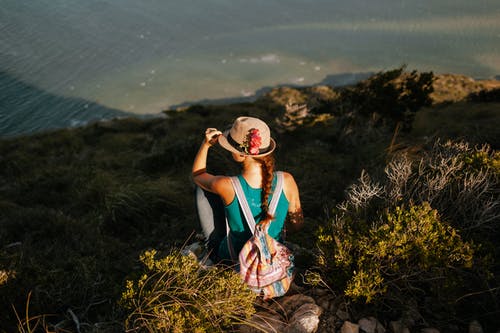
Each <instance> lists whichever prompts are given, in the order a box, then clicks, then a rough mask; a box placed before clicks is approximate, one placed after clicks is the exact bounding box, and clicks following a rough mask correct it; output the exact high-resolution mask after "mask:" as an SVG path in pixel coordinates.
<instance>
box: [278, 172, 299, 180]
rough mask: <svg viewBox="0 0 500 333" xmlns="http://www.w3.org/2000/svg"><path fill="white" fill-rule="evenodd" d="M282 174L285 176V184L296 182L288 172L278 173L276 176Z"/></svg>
mask: <svg viewBox="0 0 500 333" xmlns="http://www.w3.org/2000/svg"><path fill="white" fill-rule="evenodd" d="M278 172H279V173H281V174H282V175H283V181H284V182H291V181H293V182H295V179H294V178H293V176H292V174H291V173H289V172H287V171H276V174H278Z"/></svg>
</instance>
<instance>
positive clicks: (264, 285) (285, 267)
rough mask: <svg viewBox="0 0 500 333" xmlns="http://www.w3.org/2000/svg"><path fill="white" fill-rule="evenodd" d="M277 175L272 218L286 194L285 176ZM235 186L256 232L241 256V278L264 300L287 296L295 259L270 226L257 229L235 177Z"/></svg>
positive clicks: (272, 203) (231, 250) (251, 228)
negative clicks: (282, 196) (280, 198)
mask: <svg viewBox="0 0 500 333" xmlns="http://www.w3.org/2000/svg"><path fill="white" fill-rule="evenodd" d="M276 174H277V183H276V187H275V189H274V193H273V197H272V199H271V202H270V204H269V213H270V214H271V215H274V213H275V212H276V208H277V206H278V201H279V197H280V195H281V192H282V191H283V174H282V173H281V172H277V173H276ZM231 182H232V184H233V188H234V191H235V193H236V196H237V197H238V201H239V203H240V206H241V209H242V211H243V215H244V217H245V220H246V222H247V224H248V226H249V228H250V230H252V231H253V235H252V237H251V238H250V239H249V240H248V241H247V242H246V243H245V245H244V246H243V248H242V249H241V251H240V253H239V255H238V262H239V273H240V276H241V278H242V280H243V281H244V282H245V283H246V284H247V286H248V287H249V288H250V289H251V290H253V291H254V292H256V293H257V294H261V295H262V296H263V298H264V299H268V298H273V297H278V296H283V295H284V294H286V292H287V291H288V289H289V288H290V285H291V283H292V281H293V278H294V274H293V271H294V263H293V260H294V258H293V255H292V253H291V251H290V250H289V249H288V248H287V247H286V246H285V245H283V244H281V243H280V242H278V241H277V240H276V239H274V238H272V237H271V236H269V234H268V229H269V225H270V223H266V224H262V223H259V224H257V225H256V223H255V220H254V218H253V215H252V212H251V210H250V207H249V206H248V202H247V200H246V198H245V194H244V193H243V189H242V188H241V184H240V182H239V179H238V177H231ZM228 230H229V226H228ZM228 232H229V231H228ZM227 239H228V247H229V251H230V252H231V256H232V257H233V258H235V255H234V249H233V247H232V246H231V244H230V237H229V235H228V237H227Z"/></svg>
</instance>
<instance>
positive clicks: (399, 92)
mask: <svg viewBox="0 0 500 333" xmlns="http://www.w3.org/2000/svg"><path fill="white" fill-rule="evenodd" d="M433 81H434V75H433V73H432V72H425V73H418V72H417V71H412V72H410V73H408V72H405V67H404V66H403V67H400V68H397V69H393V70H390V71H386V72H380V73H377V74H375V75H373V76H372V77H370V78H369V79H367V80H365V81H362V82H360V83H358V84H356V85H354V86H352V87H347V88H345V89H343V90H342V91H341V93H340V99H339V103H340V104H341V105H342V107H343V108H345V109H348V110H351V111H356V112H358V113H359V114H360V115H364V116H369V117H370V118H371V120H372V121H375V123H374V125H379V124H383V123H387V120H392V121H393V122H394V123H398V122H402V124H403V129H406V130H408V129H410V128H411V123H412V121H413V118H414V116H415V112H417V111H418V110H419V109H420V108H421V107H423V106H427V105H431V102H432V100H431V98H430V94H431V93H432V92H433V86H432V82H433ZM377 115H378V116H377Z"/></svg>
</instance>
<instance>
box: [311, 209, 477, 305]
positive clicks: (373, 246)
mask: <svg viewBox="0 0 500 333" xmlns="http://www.w3.org/2000/svg"><path fill="white" fill-rule="evenodd" d="M353 223H356V224H359V223H362V224H363V228H360V226H353V225H352V224H353ZM319 246H320V249H321V250H322V252H321V253H322V254H321V256H320V260H319V262H320V264H321V268H322V269H323V270H324V271H325V272H326V271H330V272H331V273H332V274H326V275H327V277H328V276H334V274H333V271H336V270H341V271H343V275H344V276H348V279H346V281H345V282H344V283H345V293H346V295H348V296H350V297H352V298H354V299H357V298H363V299H365V300H366V301H367V302H371V301H372V300H373V299H374V298H376V297H377V296H380V295H383V294H384V293H386V292H387V291H388V290H398V291H399V292H402V291H412V292H415V290H418V289H422V288H425V289H427V290H430V289H431V287H434V284H435V283H436V282H438V283H440V284H441V283H442V282H443V280H444V281H446V280H447V279H451V278H453V276H454V275H455V271H454V270H453V269H454V268H461V267H466V268H470V267H471V266H472V260H473V254H474V251H473V246H472V244H470V243H468V242H464V241H463V240H462V239H461V238H460V236H459V235H458V233H457V231H456V230H455V229H453V228H452V227H451V226H449V225H447V224H445V223H443V222H442V221H441V220H440V219H439V216H438V213H437V211H436V210H433V209H432V208H431V207H430V206H429V204H427V203H424V204H422V205H419V206H411V207H409V208H408V209H404V208H401V207H396V208H395V209H394V210H391V211H389V212H387V213H386V214H383V216H382V217H381V219H380V220H375V221H359V220H358V221H353V220H350V219H343V218H342V217H341V218H340V219H339V220H337V221H336V223H334V224H332V225H330V227H329V228H328V229H325V228H324V229H322V230H321V232H320V234H319ZM332 264H333V267H331V266H330V265H332ZM331 282H333V281H331Z"/></svg>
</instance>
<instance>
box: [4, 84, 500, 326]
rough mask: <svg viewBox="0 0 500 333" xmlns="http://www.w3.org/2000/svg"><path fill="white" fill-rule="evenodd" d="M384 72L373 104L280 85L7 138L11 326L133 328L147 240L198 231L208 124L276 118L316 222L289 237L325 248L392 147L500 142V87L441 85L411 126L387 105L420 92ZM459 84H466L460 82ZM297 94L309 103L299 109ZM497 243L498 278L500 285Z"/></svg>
mask: <svg viewBox="0 0 500 333" xmlns="http://www.w3.org/2000/svg"><path fill="white" fill-rule="evenodd" d="M398 75H399V74H398ZM402 75H403V74H402ZM398 77H399V80H400V81H401V76H398ZM372 79H373V78H372ZM400 81H399V82H400ZM367 82H370V79H369V80H368V81H367ZM434 82H435V81H434ZM378 84H381V85H384V84H385V85H386V86H385V88H384V89H385V90H384V89H382V90H381V92H375V93H374V95H373V96H372V97H371V99H367V100H365V101H364V103H365V104H363V105H362V106H360V105H358V104H356V101H357V100H356V98H359V97H356V96H358V95H356V93H359V92H361V93H363V94H364V93H366V92H367V91H371V90H369V89H374V86H370V85H369V84H368V85H365V86H361V85H357V86H353V87H348V88H345V87H344V88H335V87H326V86H325V87H313V88H304V89H292V88H280V89H277V90H273V91H271V92H270V93H268V94H267V95H266V96H263V97H262V98H261V99H259V100H258V101H256V102H255V103H245V104H233V105H224V106H192V107H189V108H188V109H186V110H183V111H168V112H165V115H166V116H165V117H164V118H159V119H151V120H143V121H141V120H137V119H121V120H115V121H109V122H98V123H94V124H91V125H88V126H86V127H82V128H76V129H65V130H57V131H52V132H47V133H42V134H36V135H31V136H23V137H18V138H13V139H5V140H2V141H0V309H1V311H0V332H13V331H15V330H16V329H18V328H17V324H18V323H19V322H20V321H22V320H23V319H22V318H24V317H25V316H28V317H30V318H34V319H33V321H31V323H32V325H34V324H35V322H36V319H40V320H41V321H39V323H42V321H43V322H44V323H46V324H47V325H48V327H53V325H57V327H59V328H61V329H66V330H68V331H75V327H76V326H75V325H76V323H79V324H80V328H81V331H82V332H83V331H85V332H115V331H116V332H119V331H121V330H123V320H124V317H125V313H124V312H123V309H122V308H121V307H120V306H119V305H118V303H117V301H118V299H119V298H120V295H121V293H122V292H123V290H124V289H125V280H126V279H127V277H129V276H131V275H133V274H134V272H135V271H137V270H138V269H139V267H140V263H139V260H138V258H139V255H140V253H142V252H143V251H145V250H147V249H151V248H154V249H156V250H158V251H168V250H169V249H170V248H172V247H179V246H181V245H182V244H184V243H185V242H186V241H187V240H188V239H189V237H190V235H192V234H193V233H196V232H199V231H200V227H199V225H198V221H197V217H196V213H195V210H194V202H193V189H194V187H193V184H192V181H191V179H190V170H191V163H192V160H193V158H194V155H195V153H196V151H197V149H198V146H199V144H200V143H201V140H202V138H203V136H202V134H203V133H204V129H205V128H206V127H217V128H219V129H224V128H226V127H227V126H229V125H230V124H231V123H232V121H233V120H234V119H235V118H236V117H237V116H240V115H250V116H255V117H259V118H262V119H264V120H265V121H267V122H268V124H269V125H270V127H271V130H272V132H273V133H274V137H275V138H276V141H277V142H278V147H277V151H276V159H277V168H278V169H282V170H287V171H289V172H291V173H292V174H293V175H294V177H295V178H296V181H297V183H298V185H299V188H300V193H301V199H302V204H303V209H304V215H305V222H306V223H305V228H304V229H303V230H302V232H301V233H299V234H295V235H291V236H290V240H291V241H293V242H295V243H297V244H298V245H301V246H303V247H306V248H309V249H313V250H314V249H315V248H316V245H315V244H316V233H317V230H318V228H319V227H320V226H323V225H325V224H327V223H328V221H329V220H330V218H331V214H332V209H334V208H335V207H336V205H337V204H338V203H340V202H341V201H342V200H343V199H344V198H345V196H344V193H345V190H346V189H347V188H348V186H349V185H350V184H352V183H353V182H355V181H356V179H358V178H359V176H360V174H361V171H362V170H368V171H370V172H372V173H373V174H377V173H379V174H380V173H382V172H383V167H384V166H385V164H386V162H387V161H389V160H390V158H391V157H392V156H393V155H394V154H397V153H399V152H402V151H405V152H408V153H410V154H412V155H413V156H419V154H421V153H422V152H423V151H425V150H426V149H429V147H431V146H432V143H433V142H434V141H435V140H437V139H438V138H441V139H458V138H460V139H464V140H467V141H468V142H470V143H471V144H481V143H488V144H490V145H491V146H492V147H493V148H495V149H498V147H499V145H500V140H499V132H498V129H497V124H500V100H498V99H497V100H496V101H495V100H494V101H488V102H481V101H478V100H477V99H476V100H475V101H469V100H467V97H466V96H464V97H463V98H460V101H455V102H448V103H447V104H443V103H442V101H443V100H446V99H445V98H444V99H443V96H444V95H445V93H444V92H443V91H441V92H440V94H439V96H440V99H439V100H435V101H434V102H435V103H424V104H425V105H427V106H423V105H419V107H418V108H417V109H416V110H411V111H412V112H413V113H414V114H415V117H414V118H412V119H411V121H410V124H409V125H410V126H409V127H408V128H406V129H405V130H402V129H401V130H400V128H402V127H400V126H399V122H400V119H399V118H398V117H399V113H397V116H395V117H393V116H392V114H390V113H389V112H386V111H387V110H386V109H379V108H380V107H383V108H390V107H392V106H393V104H394V105H396V109H395V110H396V111H394V112H400V113H401V114H407V113H408V112H409V111H408V109H407V107H408V105H410V104H409V102H405V101H400V100H399V96H396V95H394V96H393V97H390V96H392V95H383V96H381V95H380V94H381V93H382V94H383V93H384V92H387V91H388V90H387V85H389V84H388V83H387V82H382V83H380V82H379V83H378ZM389 86H390V85H389ZM447 88H449V89H450V94H454V88H455V87H454V86H450V87H447ZM490 88H491V87H490V86H488V89H490ZM346 89H351V90H349V91H347V90H346ZM391 89H392V88H391ZM391 91H392V90H391ZM394 91H399V90H394ZM472 92H476V91H472ZM472 92H471V93H472ZM427 93H429V92H427ZM377 94H379V95H377ZM353 96H354V97H353ZM387 96H389V97H387ZM380 98H385V99H384V100H383V103H382V104H373V103H375V102H377V103H378V102H379V101H380ZM390 98H392V99H390ZM396 99H397V103H396ZM403 102H404V103H406V104H404V103H403ZM437 102H440V103H437ZM287 103H291V104H293V103H295V104H296V106H297V104H302V103H305V104H306V105H305V107H304V108H302V109H301V110H302V111H300V110H299V109H297V108H295V109H294V108H293V107H290V105H289V107H288V109H287V108H286V106H285V105H286V104H287ZM371 103H372V104H371ZM380 105H382V106H380ZM367 107H368V108H370V107H371V110H370V111H369V112H368V111H366V110H365V109H366V108H367ZM208 166H209V170H208V171H209V172H213V173H219V174H236V173H237V172H238V165H236V164H235V163H234V162H232V160H231V157H230V154H228V153H227V152H226V151H224V150H223V149H221V148H219V147H215V148H213V150H211V152H210V156H209V161H208ZM497 190H498V188H497ZM497 197H498V193H497ZM497 222H498V223H500V222H499V221H497ZM498 245H499V244H498V243H497V244H493V245H491V244H490V245H489V246H498ZM494 255H498V253H497V252H495V251H493V256H492V257H490V260H492V262H493V264H492V267H493V269H492V274H493V277H494V278H493V280H491V281H493V282H492V283H493V285H492V286H491V288H498V287H499V285H500V284H499V283H498V281H499V280H498V278H499V273H500V269H499V262H500V260H499V258H498V257H494ZM312 265H314V260H313V259H312V258H298V266H300V267H301V269H302V270H305V269H307V268H310V266H312ZM339 292H342V291H339ZM28 298H29V304H27V303H28ZM28 305H29V313H27V310H26V308H27V306H28ZM497 306H498V305H497ZM491 311H493V312H495V311H499V308H498V307H497V308H496V309H491ZM16 312H17V314H18V315H19V316H20V317H21V319H17V318H16ZM37 315H46V316H45V317H43V318H42V317H38V318H37V317H36V316H37ZM49 324H50V325H49ZM51 325H52V326H51Z"/></svg>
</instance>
